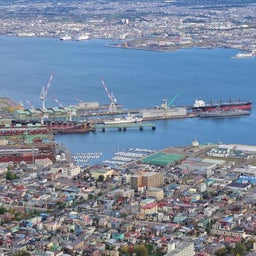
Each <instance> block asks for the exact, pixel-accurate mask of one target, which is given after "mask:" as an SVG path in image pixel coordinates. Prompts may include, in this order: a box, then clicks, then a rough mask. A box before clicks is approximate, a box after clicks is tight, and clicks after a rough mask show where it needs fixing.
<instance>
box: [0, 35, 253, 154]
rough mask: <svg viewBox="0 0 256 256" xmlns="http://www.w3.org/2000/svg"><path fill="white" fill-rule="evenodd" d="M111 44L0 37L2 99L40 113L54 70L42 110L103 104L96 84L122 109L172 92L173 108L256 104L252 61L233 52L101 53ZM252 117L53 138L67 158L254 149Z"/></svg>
mask: <svg viewBox="0 0 256 256" xmlns="http://www.w3.org/2000/svg"><path fill="white" fill-rule="evenodd" d="M110 43H112V42H110V41H104V40H95V41H80V42H77V41H59V40H57V39H49V38H15V37H0V63H1V69H0V84H1V87H0V89H1V90H0V94H1V96H2V97H3V96H7V97H10V98H13V99H14V100H15V101H17V102H23V103H24V105H25V106H26V100H29V101H30V102H31V103H32V104H33V105H34V106H35V107H40V106H41V102H40V100H39V95H40V92H41V88H42V86H43V85H46V84H47V81H48V79H49V77H50V74H51V72H54V78H53V81H52V84H51V87H50V89H49V93H48V98H47V101H46V106H47V107H54V106H57V103H56V102H55V101H54V99H53V98H54V97H55V98H57V99H58V100H59V101H60V102H61V103H62V104H63V105H72V104H77V103H78V101H77V99H80V100H83V101H89V102H92V101H97V102H99V103H100V104H108V103H109V101H108V98H107V95H106V93H105V91H104V89H103V87H102V85H101V82H100V80H101V79H104V80H105V82H106V84H107V86H108V88H109V90H110V91H111V92H113V94H114V95H115V97H116V98H117V100H118V103H119V104H121V105H124V106H125V107H126V108H128V109H133V108H143V107H154V106H157V105H160V104H161V103H162V99H164V98H167V99H172V98H173V97H174V96H175V95H176V94H177V93H180V95H179V97H178V98H176V99H175V101H174V102H173V104H174V105H177V106H180V105H192V104H193V103H194V101H195V99H203V100H205V101H211V100H213V101H219V100H222V101H228V100H230V99H233V100H238V99H241V100H248V99H250V100H252V101H253V103H254V105H255V103H256V73H255V70H256V58H243V59H234V58H231V57H232V56H234V55H235V54H236V53H237V51H236V50H232V49H213V50H211V49H184V50H179V51H176V52H153V51H140V50H132V49H119V48H112V47H107V45H108V44H110ZM26 107H29V106H26ZM255 113H256V112H255V107H254V108H253V111H252V113H251V115H250V116H245V117H236V118H225V119H199V118H191V119H182V120H168V121H157V122H156V130H155V131H152V130H151V129H145V130H144V131H139V130H137V129H133V130H127V131H126V132H117V131H106V132H105V133H102V132H96V133H89V134H83V135H78V134H74V135H62V136H56V140H57V141H59V142H62V143H64V144H65V145H66V146H67V147H68V148H69V149H70V151H71V152H73V153H78V152H102V153H103V158H109V157H110V156H111V154H113V153H114V152H116V151H117V150H126V149H128V148H149V149H161V148H164V147H169V146H179V145H189V144H191V142H192V140H193V139H194V138H197V140H198V141H199V142H200V143H208V142H213V143H215V142H219V141H221V142H223V143H241V144H250V145H256V132H255V128H256V118H255Z"/></svg>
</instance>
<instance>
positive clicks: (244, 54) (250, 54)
mask: <svg viewBox="0 0 256 256" xmlns="http://www.w3.org/2000/svg"><path fill="white" fill-rule="evenodd" d="M253 56H254V54H253V52H239V53H237V54H236V55H235V56H234V57H233V58H250V57H253Z"/></svg>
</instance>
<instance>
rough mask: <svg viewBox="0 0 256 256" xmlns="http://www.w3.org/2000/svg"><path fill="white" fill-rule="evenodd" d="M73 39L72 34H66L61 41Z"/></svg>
mask: <svg viewBox="0 0 256 256" xmlns="http://www.w3.org/2000/svg"><path fill="white" fill-rule="evenodd" d="M71 39H72V37H71V36H70V35H65V36H62V37H61V38H60V40H61V41H67V40H71Z"/></svg>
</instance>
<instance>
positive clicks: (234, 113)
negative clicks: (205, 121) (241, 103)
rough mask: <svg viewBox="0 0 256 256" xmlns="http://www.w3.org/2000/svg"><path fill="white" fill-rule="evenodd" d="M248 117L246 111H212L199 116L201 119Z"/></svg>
mask: <svg viewBox="0 0 256 256" xmlns="http://www.w3.org/2000/svg"><path fill="white" fill-rule="evenodd" d="M245 115H250V111H246V110H239V109H235V110H227V111H226V110H214V111H205V112H203V113H201V114H200V115H199V117H201V118H222V117H238V116H245Z"/></svg>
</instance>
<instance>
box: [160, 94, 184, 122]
mask: <svg viewBox="0 0 256 256" xmlns="http://www.w3.org/2000/svg"><path fill="white" fill-rule="evenodd" d="M179 95H180V92H179V93H177V94H176V95H175V96H174V97H173V98H172V99H171V100H170V101H169V102H168V99H163V104H162V105H161V107H162V108H163V109H164V118H167V110H168V108H169V107H170V106H171V105H172V103H173V102H174V101H175V100H176V98H178V96H179Z"/></svg>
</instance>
